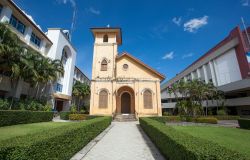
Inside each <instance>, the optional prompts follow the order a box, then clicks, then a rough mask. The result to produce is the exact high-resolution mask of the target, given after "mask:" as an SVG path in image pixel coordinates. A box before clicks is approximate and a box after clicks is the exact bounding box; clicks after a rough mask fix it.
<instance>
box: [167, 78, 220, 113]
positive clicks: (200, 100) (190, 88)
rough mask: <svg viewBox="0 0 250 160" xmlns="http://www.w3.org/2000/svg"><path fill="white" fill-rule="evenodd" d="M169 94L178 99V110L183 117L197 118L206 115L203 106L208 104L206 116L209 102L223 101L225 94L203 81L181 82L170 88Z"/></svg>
mask: <svg viewBox="0 0 250 160" xmlns="http://www.w3.org/2000/svg"><path fill="white" fill-rule="evenodd" d="M167 90H168V92H169V94H172V93H173V94H174V95H175V98H176V101H177V103H176V108H177V110H178V112H179V114H181V115H188V116H197V115H201V114H204V111H203V107H202V106H203V104H204V102H205V103H206V113H205V114H206V115H207V106H208V102H209V101H211V102H214V101H217V105H218V102H220V101H223V99H224V98H223V92H222V91H219V90H217V88H216V87H215V86H214V85H213V84H212V83H205V82H203V81H201V80H193V81H186V82H185V81H184V80H180V81H179V82H177V83H175V84H173V85H172V86H169V87H168V89H167Z"/></svg>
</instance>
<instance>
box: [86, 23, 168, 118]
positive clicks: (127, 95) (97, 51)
mask: <svg viewBox="0 0 250 160" xmlns="http://www.w3.org/2000/svg"><path fill="white" fill-rule="evenodd" d="M91 31H92V33H93V36H94V38H95V42H94V50H93V67H92V80H91V99H90V114H92V115H116V114H135V115H136V116H137V117H138V116H148V115H161V99H160V82H161V81H162V80H163V79H164V76H163V75H161V74H160V73H158V72H157V71H155V70H153V69H152V68H150V67H149V66H147V65H146V64H144V63H142V62H141V61H140V60H138V59H136V58H135V57H133V56H132V55H130V54H128V53H126V52H124V53H122V54H118V46H119V45H121V44H122V37H121V29H120V28H92V29H91Z"/></svg>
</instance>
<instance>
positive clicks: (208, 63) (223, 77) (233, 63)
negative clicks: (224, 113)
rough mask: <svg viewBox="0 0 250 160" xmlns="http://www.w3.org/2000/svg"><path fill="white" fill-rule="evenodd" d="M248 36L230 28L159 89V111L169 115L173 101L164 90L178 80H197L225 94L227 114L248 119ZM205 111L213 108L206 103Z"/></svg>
mask: <svg viewBox="0 0 250 160" xmlns="http://www.w3.org/2000/svg"><path fill="white" fill-rule="evenodd" d="M249 34H250V27H249V28H248V29H247V30H243V31H242V30H241V29H240V27H236V28H234V29H233V30H232V31H231V32H230V33H229V35H228V36H227V37H226V38H225V39H224V40H222V41H221V42H219V43H218V44H217V45H216V46H215V47H213V48H212V49H210V50H209V51H208V52H207V53H205V54H204V55H203V56H201V57H200V58H199V59H197V60H196V61H195V62H193V63H192V64H191V65H190V66H188V67H187V68H186V69H184V70H183V71H182V72H180V73H179V74H177V75H176V76H175V77H174V78H172V79H170V80H169V81H168V82H166V83H164V84H162V85H161V99H162V108H163V110H164V111H171V110H173V108H175V104H176V100H175V96H174V95H170V94H169V93H168V91H167V87H169V86H171V85H173V84H174V83H176V82H178V81H180V80H185V81H188V80H194V79H200V80H202V81H204V82H206V83H208V82H212V83H213V84H214V86H216V87H217V88H218V89H219V90H221V91H224V93H225V98H226V100H225V106H226V107H227V109H228V111H229V114H239V115H250V57H249V51H250V46H249ZM208 106H209V107H217V106H216V105H215V103H208Z"/></svg>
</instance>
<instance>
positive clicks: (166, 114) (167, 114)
mask: <svg viewBox="0 0 250 160" xmlns="http://www.w3.org/2000/svg"><path fill="white" fill-rule="evenodd" d="M162 115H163V116H172V115H173V114H172V113H170V112H163V113H162Z"/></svg>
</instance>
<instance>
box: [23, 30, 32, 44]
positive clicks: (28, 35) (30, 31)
mask: <svg viewBox="0 0 250 160" xmlns="http://www.w3.org/2000/svg"><path fill="white" fill-rule="evenodd" d="M31 34H32V28H31V27H30V26H29V27H26V29H25V32H24V39H25V41H26V42H27V43H28V44H30V37H31Z"/></svg>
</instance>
